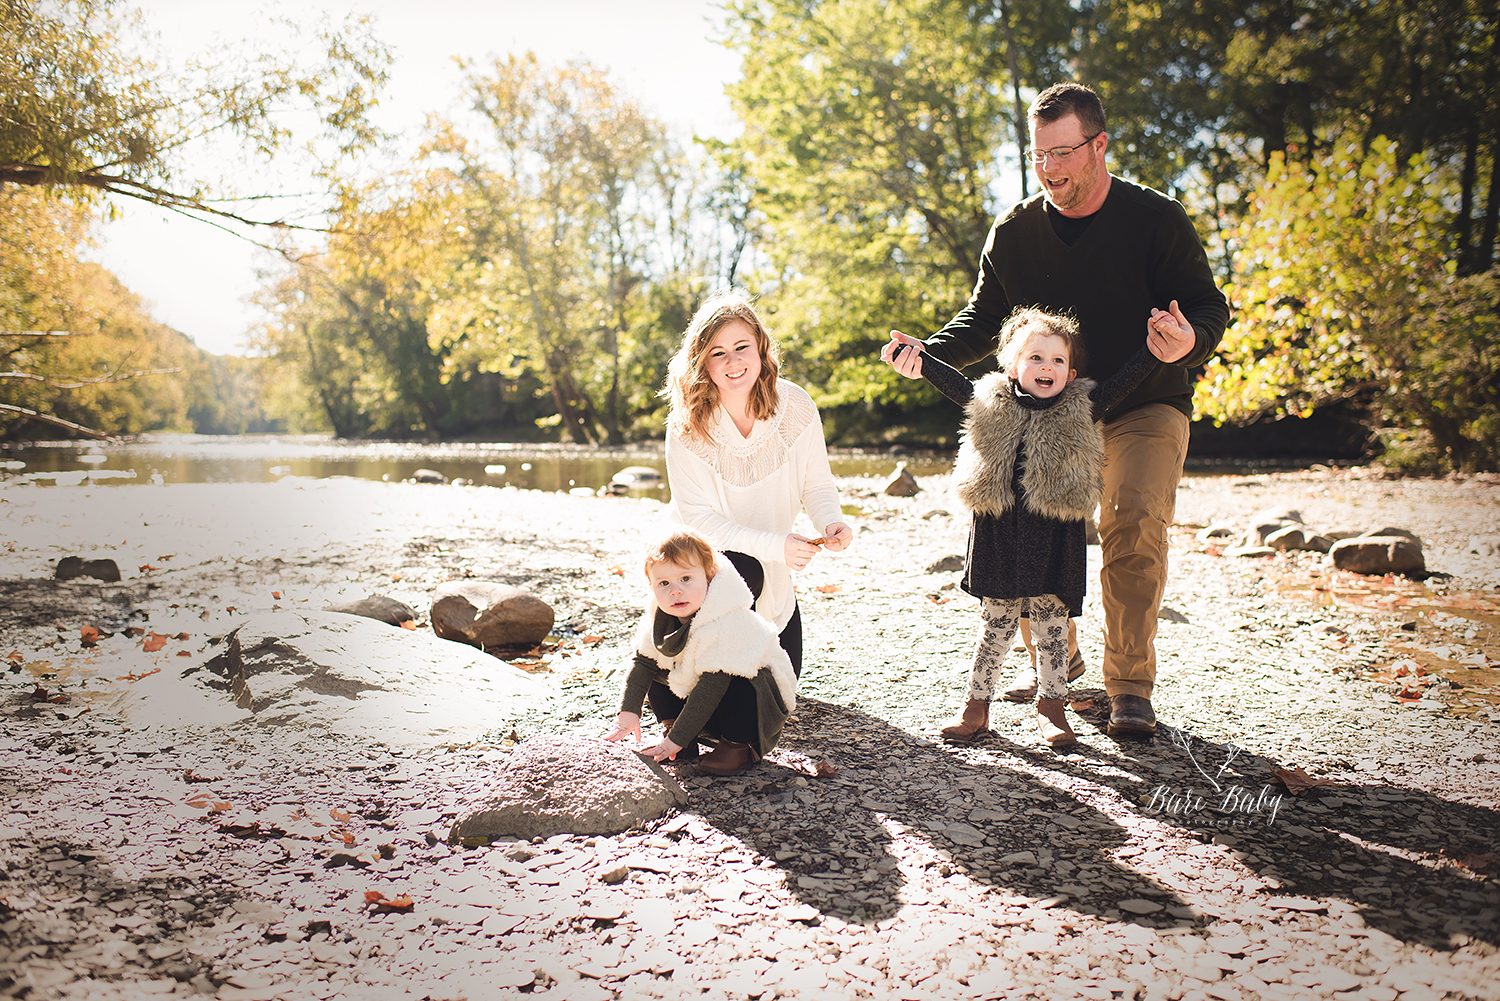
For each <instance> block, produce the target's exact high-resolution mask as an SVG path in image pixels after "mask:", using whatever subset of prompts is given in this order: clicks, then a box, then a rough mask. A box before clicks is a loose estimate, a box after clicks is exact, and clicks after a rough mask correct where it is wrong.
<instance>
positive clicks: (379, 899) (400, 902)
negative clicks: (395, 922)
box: [365, 890, 415, 911]
mask: <svg viewBox="0 0 1500 1001" xmlns="http://www.w3.org/2000/svg"><path fill="white" fill-rule="evenodd" d="M365 903H367V904H373V905H374V906H376V907H379V908H382V909H384V910H391V911H409V910H411V908H412V904H413V903H415V901H413V900H412V899H411V898H410V897H408V896H406V895H405V894H402V895H401V896H399V897H387V896H386V895H385V894H383V893H381V892H380V891H379V890H366V891H365Z"/></svg>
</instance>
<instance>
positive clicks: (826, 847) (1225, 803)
mask: <svg viewBox="0 0 1500 1001" xmlns="http://www.w3.org/2000/svg"><path fill="white" fill-rule="evenodd" d="M1078 694H1079V695H1080V696H1082V695H1084V694H1085V693H1078ZM1080 708H1081V709H1082V711H1081V713H1080V714H1079V715H1080V716H1081V717H1082V718H1083V719H1084V720H1085V721H1087V722H1092V723H1093V724H1094V727H1093V728H1092V730H1091V727H1090V726H1089V725H1084V726H1082V727H1080V728H1079V736H1080V740H1079V743H1078V744H1077V745H1076V747H1075V750H1074V753H1072V754H1069V755H1062V756H1060V755H1056V754H1053V753H1052V752H1051V751H1050V750H1049V749H1046V748H1044V747H1042V746H1041V745H1036V746H1025V745H1021V744H1017V743H1015V742H1013V741H1010V740H1007V739H1006V738H1004V737H1001V736H998V735H992V736H989V737H987V738H986V739H984V740H982V741H979V742H976V743H975V744H972V745H968V746H963V747H954V746H947V745H943V744H939V743H936V742H934V741H932V740H929V739H924V738H922V737H919V736H915V735H913V734H911V733H909V732H907V731H905V730H902V729H899V728H897V727H894V726H892V725H891V724H889V723H887V722H885V721H884V720H881V719H879V718H877V717H874V716H871V715H869V714H868V713H865V712H862V711H860V710H858V709H853V708H845V707H841V706H836V705H832V704H829V703H825V702H819V701H817V700H813V699H803V700H801V702H800V704H799V708H798V721H797V723H796V725H795V726H793V727H791V728H789V731H788V734H787V737H786V739H785V741H784V743H783V745H782V747H781V748H780V749H778V752H777V754H776V755H773V757H772V758H771V759H770V760H768V761H766V762H763V763H762V764H761V765H759V766H758V767H756V768H755V769H754V770H752V771H751V772H748V773H746V774H745V775H743V776H740V777H738V778H736V779H730V780H716V781H714V782H712V783H709V784H707V785H706V786H705V787H703V788H702V789H698V790H695V792H694V798H695V800H696V801H697V802H698V804H699V806H698V809H699V810H700V811H701V813H702V816H703V818H704V820H706V821H707V822H709V823H711V824H713V825H715V826H716V827H718V828H719V829H721V830H723V831H724V832H725V833H727V834H729V835H731V836H733V837H735V838H738V839H741V840H743V841H744V842H745V843H746V844H748V845H750V846H752V847H753V848H755V849H756V850H757V851H759V852H760V853H761V854H762V855H763V856H765V857H766V858H769V859H772V860H774V861H775V863H776V864H777V865H778V866H780V867H781V868H783V869H784V870H785V871H786V872H787V876H788V885H789V886H790V887H791V888H792V889H793V891H794V892H795V893H796V894H797V895H798V896H799V898H800V899H802V900H803V901H804V902H805V903H807V904H810V905H811V906H813V907H816V908H817V909H818V910H819V911H821V912H823V913H825V914H832V915H835V916H838V917H840V918H842V919H844V920H849V921H875V920H880V919H882V918H885V917H889V916H891V915H893V914H894V913H895V912H896V911H897V910H899V909H900V908H901V907H902V906H903V905H904V903H905V900H906V898H908V897H918V896H920V897H924V898H928V899H931V898H932V897H933V896H934V895H935V894H936V895H940V894H941V892H942V889H943V888H942V887H941V881H942V880H945V879H948V878H950V877H951V878H955V879H967V880H972V881H973V882H975V883H978V884H979V885H980V886H981V887H985V888H988V889H989V890H991V891H993V892H994V893H995V894H996V895H997V897H998V899H999V900H1000V901H1002V902H1006V903H1016V904H1021V903H1028V902H1033V901H1037V900H1041V901H1043V904H1040V905H1037V906H1045V907H1048V908H1051V909H1053V910H1054V911H1055V912H1057V913H1065V912H1066V911H1073V912H1077V913H1080V914H1093V915H1097V916H1100V917H1103V918H1105V919H1106V920H1123V921H1131V922H1136V923H1140V924H1145V925H1150V926H1158V927H1163V926H1171V925H1180V924H1191V923H1195V922H1198V921H1206V920H1213V919H1215V918H1219V917H1233V913H1232V911H1233V901H1234V899H1235V896H1236V895H1243V896H1244V897H1246V898H1248V899H1252V900H1258V901H1260V902H1263V903H1270V904H1272V906H1277V907H1284V908H1285V909H1286V910H1288V911H1296V910H1302V911H1326V910H1329V909H1330V908H1329V901H1330V900H1342V901H1347V903H1348V905H1352V908H1353V910H1355V911H1356V912H1357V913H1358V914H1359V915H1360V917H1361V918H1363V920H1364V922H1365V924H1366V925H1367V926H1368V927H1371V928H1376V929H1379V930H1381V931H1384V932H1386V933H1388V934H1390V935H1392V936H1393V937H1395V938H1398V939H1402V940H1405V941H1410V942H1416V943H1421V944H1424V945H1427V946H1429V947H1433V948H1439V949H1447V948H1453V947H1456V946H1459V945H1462V944H1464V942H1465V941H1467V940H1468V939H1478V940H1483V941H1486V942H1490V943H1500V920H1497V915H1500V886H1497V885H1496V881H1495V879H1494V878H1493V876H1490V877H1486V876H1484V875H1483V874H1482V872H1475V871H1473V870H1470V869H1467V868H1464V867H1463V866H1461V865H1459V864H1457V862H1458V860H1463V859H1472V858H1474V857H1480V858H1481V859H1482V857H1483V855H1484V854H1485V853H1489V852H1494V851H1495V849H1496V844H1495V840H1496V833H1495V832H1496V831H1500V814H1497V813H1496V811H1493V810H1487V809H1482V808H1479V807H1474V806H1469V805H1466V804H1461V803H1453V802H1450V801H1447V800H1444V799H1440V798H1438V797H1436V796H1432V795H1430V794H1428V793H1424V792H1422V791H1420V790H1411V789H1402V788H1394V787H1389V786H1383V785H1362V786H1325V787H1319V788H1317V789H1313V790H1310V791H1308V792H1305V793H1303V794H1302V795H1300V796H1298V797H1295V798H1294V797H1292V796H1291V795H1289V794H1288V793H1287V791H1286V789H1285V787H1284V786H1283V785H1281V784H1280V783H1279V782H1278V781H1277V780H1276V779H1275V776H1274V775H1273V770H1274V769H1276V768H1278V767H1279V766H1278V765H1277V764H1276V763H1274V762H1272V761H1270V760H1268V759H1265V758H1260V757H1256V756H1253V755H1249V754H1246V753H1244V752H1242V751H1241V750H1240V749H1238V748H1235V747H1233V746H1232V745H1224V744H1215V743H1210V742H1207V741H1203V740H1201V739H1199V738H1197V737H1196V736H1194V735H1193V734H1191V733H1189V732H1187V731H1182V730H1176V729H1174V728H1171V727H1167V726H1165V725H1164V726H1163V727H1162V731H1161V733H1160V735H1159V736H1158V738H1157V739H1156V740H1154V741H1141V740H1130V741H1125V740H1116V739H1114V738H1111V737H1108V736H1106V735H1105V734H1104V733H1103V727H1104V723H1105V717H1104V716H1102V715H1100V714H1098V713H1096V712H1095V711H1094V710H1092V709H1091V708H1090V707H1088V706H1086V705H1084V706H1081V707H1080ZM822 760H828V761H831V762H832V763H834V765H835V766H836V767H837V769H838V772H839V774H838V776H836V777H833V778H811V777H807V778H805V779H804V780H805V782H806V783H807V785H806V786H805V787H803V786H801V785H800V784H799V783H798V779H799V778H802V777H804V769H805V767H806V763H807V762H814V763H815V762H818V761H822ZM1111 791H1112V792H1113V793H1114V794H1117V795H1118V798H1116V796H1113V795H1110V792H1111ZM1101 794H1102V795H1101ZM1086 800H1093V801H1095V802H1096V803H1099V804H1100V805H1094V804H1092V803H1090V802H1086ZM1106 801H1107V803H1106ZM1121 801H1123V802H1124V804H1126V805H1125V806H1124V807H1123V809H1125V810H1128V811H1131V812H1132V813H1133V814H1135V815H1137V816H1146V817H1150V818H1152V819H1154V820H1156V821H1159V822H1162V823H1164V824H1166V825H1168V827H1169V828H1172V829H1175V832H1173V831H1169V832H1168V838H1167V839H1163V838H1159V837H1148V838H1146V839H1144V841H1143V839H1142V838H1133V837H1132V835H1131V832H1130V831H1128V830H1127V829H1126V828H1125V827H1124V826H1122V824H1121V823H1120V820H1117V819H1116V818H1115V817H1114V816H1111V814H1112V813H1114V814H1117V815H1118V813H1119V811H1120V810H1121V809H1122V807H1121ZM1106 811H1108V812H1106ZM1121 819H1123V818H1121ZM901 830H905V831H908V832H910V833H911V834H913V835H915V837H916V839H917V841H918V842H919V843H920V845H921V847H920V848H919V849H918V850H916V851H913V850H911V849H910V848H909V847H904V845H909V844H910V842H906V841H903V839H899V838H897V837H896V832H898V831H901ZM1172 833H1175V834H1176V835H1178V836H1179V838H1178V839H1172V838H1171V834H1172ZM1183 835H1185V836H1187V837H1189V838H1190V839H1192V840H1194V841H1196V842H1198V843H1199V844H1203V845H1205V846H1206V845H1207V844H1208V843H1209V842H1214V841H1216V842H1217V843H1218V844H1219V845H1223V846H1226V847H1227V849H1228V851H1229V852H1230V853H1232V854H1230V855H1228V856H1226V855H1225V854H1224V853H1223V852H1221V851H1218V850H1215V855H1214V856H1213V857H1212V859H1205V858H1203V857H1198V856H1195V855H1193V853H1192V852H1191V845H1187V846H1184V845H1183V844H1182V842H1181V841H1180V836H1183ZM1174 840H1175V847H1174ZM1152 842H1154V843H1152ZM1147 849H1151V850H1153V851H1154V852H1157V853H1161V852H1163V851H1165V853H1166V854H1165V855H1160V854H1158V856H1157V857H1156V858H1155V859H1154V860H1153V862H1152V864H1151V865H1147V864H1146V862H1145V860H1143V859H1141V858H1140V856H1141V855H1143V854H1145V852H1146V850H1147ZM1132 858H1134V859H1135V862H1134V863H1132V861H1131V859H1132ZM1448 860H1452V861H1448ZM1209 861H1213V862H1214V863H1215V864H1214V865H1209V864H1207V863H1208V862H1209ZM1133 864H1140V865H1141V867H1142V868H1143V869H1150V870H1151V871H1157V870H1158V869H1159V870H1160V876H1159V877H1157V878H1152V877H1151V876H1148V875H1145V874H1143V872H1142V871H1138V870H1137V869H1136V868H1132V865H1133ZM1216 867H1217V868H1216ZM1226 867H1228V868H1229V869H1230V870H1231V871H1230V873H1229V876H1230V881H1231V882H1234V881H1235V879H1234V877H1235V875H1236V873H1237V874H1238V876H1239V877H1243V879H1241V880H1239V881H1238V882H1239V884H1240V886H1239V889H1238V890H1234V891H1227V890H1226V886H1225V868H1226ZM872 873H873V875H872ZM960 874H961V876H960ZM913 881H921V882H922V883H923V884H924V885H923V886H922V889H921V892H920V893H916V892H913V891H915V887H911V886H910V885H909V884H911V883H912V882H913ZM954 889H955V890H957V889H958V888H957V887H954ZM1335 909H1336V910H1338V911H1340V912H1343V911H1347V910H1349V909H1350V908H1349V907H1347V906H1346V907H1337V906H1336V905H1335ZM1140 911H1144V912H1147V913H1136V912H1140ZM1218 912H1223V913H1218Z"/></svg>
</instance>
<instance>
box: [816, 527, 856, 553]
mask: <svg viewBox="0 0 1500 1001" xmlns="http://www.w3.org/2000/svg"><path fill="white" fill-rule="evenodd" d="M853 541H854V529H852V528H850V527H849V526H848V525H846V524H844V523H843V522H842V521H835V522H833V523H832V524H830V525H827V526H825V527H824V529H823V547H824V548H825V549H827V550H828V551H829V552H831V553H837V552H840V551H842V550H845V549H848V548H849V543H851V542H853Z"/></svg>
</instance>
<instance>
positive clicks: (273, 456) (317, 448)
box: [0, 435, 952, 501]
mask: <svg viewBox="0 0 1500 1001" xmlns="http://www.w3.org/2000/svg"><path fill="white" fill-rule="evenodd" d="M900 461H905V462H906V464H907V468H908V469H910V470H911V472H912V473H913V474H914V475H916V476H931V475H933V474H935V473H944V472H947V471H948V470H949V469H951V468H952V458H951V457H950V456H946V455H942V454H935V455H925V456H893V455H891V454H890V453H887V452H881V451H861V450H838V449H834V450H830V452H829V463H830V465H831V466H832V467H833V471H834V474H835V475H838V476H863V475H872V476H884V475H887V474H889V473H890V472H891V471H892V470H894V469H895V468H896V464H897V463H898V462H900ZM630 467H644V468H647V469H655V470H658V471H659V472H660V473H661V474H662V475H661V478H660V479H658V480H653V479H651V477H650V476H648V475H643V474H637V475H635V476H633V477H629V478H628V479H627V481H626V482H625V483H624V484H623V486H624V489H625V491H626V492H627V493H629V494H630V495H632V496H641V497H658V498H660V499H662V500H663V501H665V500H668V499H669V498H670V496H671V493H670V490H669V489H668V486H667V483H666V461H665V459H664V457H663V454H662V450H661V444H660V443H659V442H656V443H648V444H645V445H639V446H626V447H617V448H590V447H586V446H578V445H546V444H542V445H538V444H508V443H504V442H463V443H442V444H413V443H409V442H347V441H338V440H336V439H332V438H328V437H324V436H320V435H247V436H244V437H214V436H205V435H172V436H160V437H153V438H151V439H149V440H143V441H136V442H130V443H128V444H121V445H101V444H99V443H97V442H85V443H73V442H46V443H37V444H31V445H25V446H17V445H5V446H0V479H3V480H5V481H10V482H14V481H17V480H28V481H31V482H34V483H36V484H38V485H40V486H77V485H80V484H86V483H96V484H153V483H156V484H160V483H265V482H274V481H276V480H280V479H282V478H283V477H287V476H295V477H308V478H312V479H324V478H327V477H332V476H349V477H355V478H358V479H365V480H384V481H390V482H397V481H401V480H409V479H412V478H413V477H415V475H416V474H417V472H418V470H434V471H436V472H438V473H441V474H442V475H443V476H444V477H445V478H447V479H448V480H449V481H450V482H452V481H461V482H464V483H471V484H475V485H480V486H496V487H501V486H514V487H521V488H525V489H531V490H548V491H568V490H576V491H582V490H589V491H599V490H601V489H605V488H607V487H608V485H609V484H610V482H611V480H612V479H614V478H615V476H616V474H619V473H622V472H623V471H625V470H627V469H629V468H630Z"/></svg>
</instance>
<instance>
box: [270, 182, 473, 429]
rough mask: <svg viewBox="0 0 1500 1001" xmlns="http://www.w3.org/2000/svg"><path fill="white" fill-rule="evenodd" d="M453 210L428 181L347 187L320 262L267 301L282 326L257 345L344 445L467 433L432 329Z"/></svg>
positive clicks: (275, 323)
mask: <svg viewBox="0 0 1500 1001" xmlns="http://www.w3.org/2000/svg"><path fill="white" fill-rule="evenodd" d="M393 192H395V193H393ZM450 208H451V203H450V201H449V200H448V199H447V197H446V195H445V194H444V193H443V192H442V191H441V190H434V189H433V188H432V187H431V185H429V184H428V183H427V178H425V177H424V176H422V175H399V174H398V175H393V176H391V177H389V178H386V179H384V180H383V181H381V182H378V183H372V184H369V185H366V186H363V187H362V188H359V189H352V188H346V190H345V200H344V201H343V203H342V204H341V206H340V208H339V211H338V213H337V214H336V215H335V216H334V220H335V229H336V230H337V232H336V233H335V234H334V235H332V236H330V237H329V242H328V245H327V246H326V247H325V248H324V249H323V252H322V253H319V254H317V255H310V256H307V257H304V258H302V259H301V260H299V261H298V262H297V264H296V266H295V268H294V270H293V271H292V272H291V273H289V274H287V275H285V276H283V277H282V278H281V279H280V280H279V281H278V282H276V283H275V284H273V285H272V286H271V287H270V288H269V289H267V290H266V292H265V293H264V294H263V296H262V299H263V301H264V303H265V305H266V306H267V307H268V310H269V311H270V312H271V313H272V315H273V317H274V319H273V320H272V321H271V322H270V323H268V324H267V325H266V327H265V328H264V329H263V330H262V331H261V332H260V333H259V334H258V335H257V339H256V344H257V346H258V347H259V348H261V349H262V350H264V351H265V352H266V353H267V354H268V355H270V356H271V357H272V358H273V359H274V361H275V362H276V364H277V366H278V367H280V368H281V369H282V370H283V372H284V373H285V374H286V375H288V376H289V377H290V378H291V379H292V380H293V381H294V382H295V383H297V384H298V385H300V386H301V387H302V389H303V392H305V393H306V394H307V396H308V397H309V398H310V399H311V400H312V401H313V403H314V407H315V409H316V410H317V411H319V412H320V414H321V417H322V418H323V420H325V421H326V422H327V425H328V426H329V427H331V428H332V429H333V432H334V434H336V435H338V436H339V437H341V438H350V437H360V436H366V435H370V434H392V435H397V436H406V435H409V434H412V433H417V434H421V435H423V436H425V437H430V438H436V437H443V436H446V435H448V434H451V433H455V432H457V431H461V430H464V428H463V427H462V426H456V424H461V420H462V419H461V416H460V415H457V414H455V413H454V408H453V406H452V403H451V400H450V398H449V392H448V388H447V386H446V385H445V380H444V373H443V367H444V354H443V351H442V350H441V349H440V348H438V349H435V348H434V346H433V344H432V339H431V333H430V330H429V322H430V317H431V315H432V313H433V310H434V308H435V307H436V304H437V303H438V302H439V300H440V299H441V297H442V296H443V295H444V289H445V283H446V282H447V279H448V276H449V275H450V274H451V272H452V269H453V262H452V261H451V260H449V255H451V253H452V252H453V247H454V245H455V242H454V239H453V238H452V236H451V235H450V234H449V233H448V231H447V223H448V221H449V210H450Z"/></svg>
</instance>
